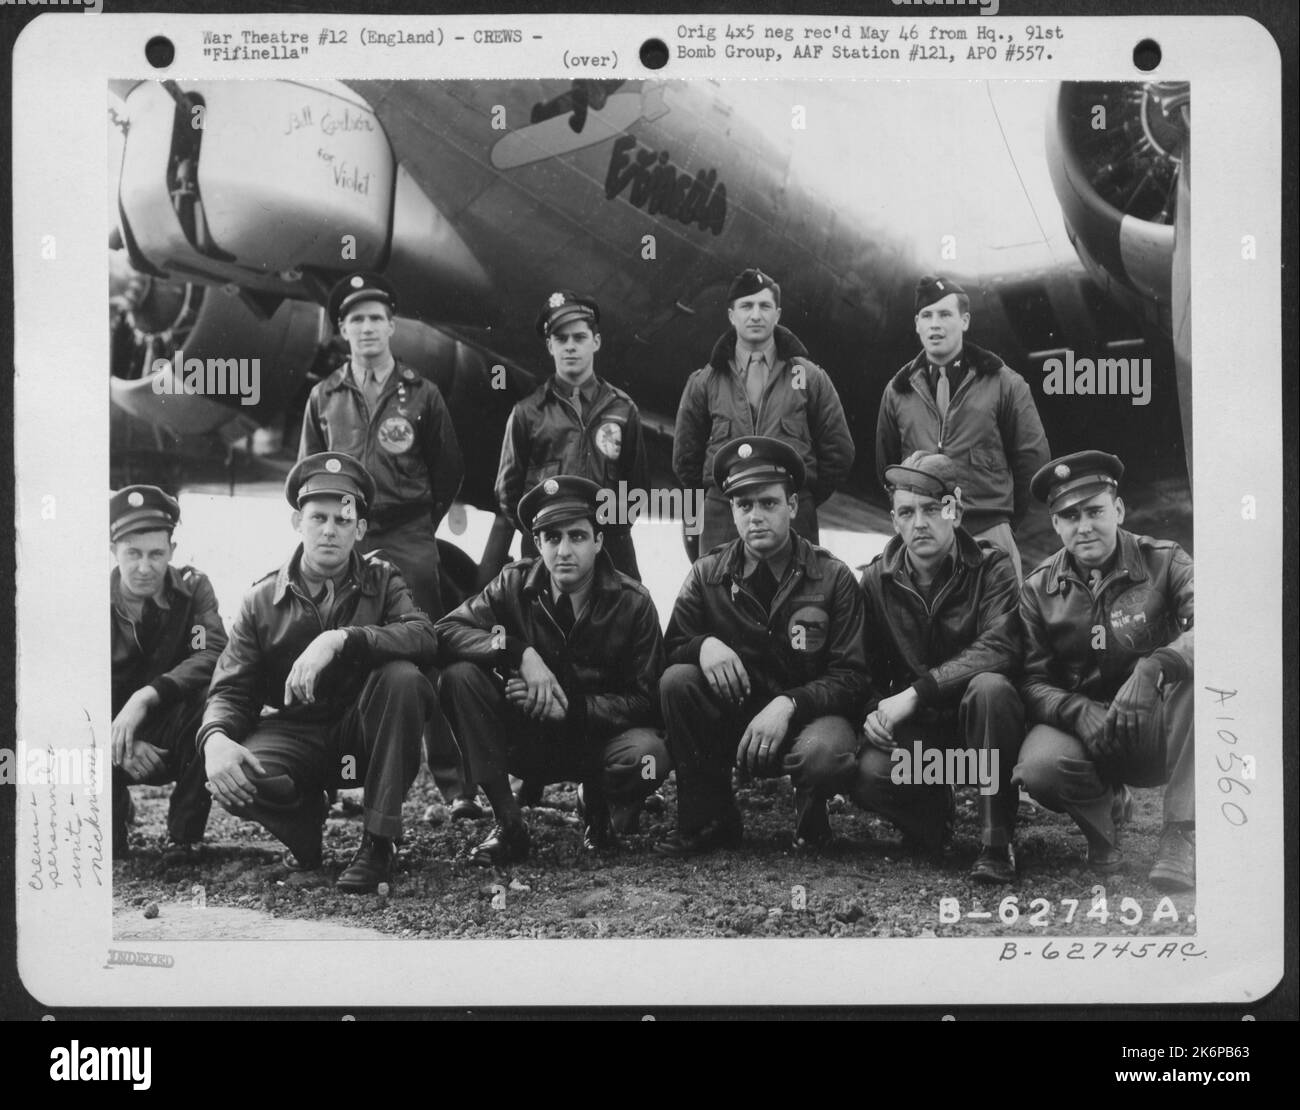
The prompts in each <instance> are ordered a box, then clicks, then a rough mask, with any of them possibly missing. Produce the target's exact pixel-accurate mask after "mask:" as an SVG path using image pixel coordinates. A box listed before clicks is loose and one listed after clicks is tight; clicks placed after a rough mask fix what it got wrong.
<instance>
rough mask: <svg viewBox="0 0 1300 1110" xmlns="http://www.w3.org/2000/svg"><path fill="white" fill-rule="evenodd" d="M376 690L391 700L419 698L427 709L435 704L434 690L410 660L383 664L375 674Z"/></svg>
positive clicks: (397, 660)
mask: <svg viewBox="0 0 1300 1110" xmlns="http://www.w3.org/2000/svg"><path fill="white" fill-rule="evenodd" d="M373 677H374V683H375V688H376V689H377V690H382V691H383V692H384V693H385V694H386V695H387V696H388V697H390V698H408V697H410V698H418V699H419V700H420V701H421V702H422V703H423V704H424V705H425V707H426V708H431V707H432V705H433V702H434V688H433V685H432V684H431V683H430V682H429V680H428V678H426V677H425V675H424V672H423V671H421V670H420V668H419V667H417V666H416V665H415V664H414V663H412V662H411V661H410V660H409V659H394V660H391V661H390V662H387V663H382V664H380V665H379V666H378V667H376V668H375V670H374V672H373Z"/></svg>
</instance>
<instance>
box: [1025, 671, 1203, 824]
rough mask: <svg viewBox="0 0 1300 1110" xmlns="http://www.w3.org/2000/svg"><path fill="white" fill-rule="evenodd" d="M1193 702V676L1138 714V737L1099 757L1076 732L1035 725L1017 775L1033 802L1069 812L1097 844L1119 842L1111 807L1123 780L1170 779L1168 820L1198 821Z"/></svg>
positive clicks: (1148, 781) (1155, 782) (1166, 805)
mask: <svg viewBox="0 0 1300 1110" xmlns="http://www.w3.org/2000/svg"><path fill="white" fill-rule="evenodd" d="M1192 704H1193V698H1192V684H1191V683H1190V682H1186V681H1184V682H1176V683H1171V684H1170V685H1168V686H1166V687H1165V688H1164V694H1163V696H1162V697H1160V699H1159V702H1158V704H1156V705H1154V706H1152V707H1151V712H1150V713H1147V714H1144V715H1143V716H1141V717H1140V718H1139V719H1140V721H1141V727H1140V728H1139V735H1138V738H1137V741H1136V742H1135V743H1132V744H1129V745H1126V746H1125V747H1124V748H1123V749H1122V750H1121V751H1120V752H1119V753H1118V754H1117V755H1116V756H1114V757H1113V758H1111V757H1107V758H1102V759H1100V760H1099V759H1097V758H1096V757H1095V756H1094V755H1092V754H1091V753H1090V752H1089V751H1088V748H1087V747H1086V746H1085V744H1084V743H1083V741H1082V740H1080V739H1079V738H1078V737H1077V736H1073V735H1071V734H1070V733H1068V732H1064V731H1062V730H1061V729H1059V728H1055V727H1053V726H1052V725H1035V726H1034V727H1033V728H1032V729H1030V730H1029V735H1028V736H1026V737H1025V742H1024V744H1023V745H1022V746H1021V749H1020V762H1019V763H1018V764H1017V765H1016V769H1015V774H1014V779H1015V781H1016V782H1017V783H1018V784H1019V785H1021V786H1023V787H1024V788H1025V789H1026V790H1027V791H1029V795H1030V797H1032V798H1033V799H1034V801H1036V802H1039V803H1040V804H1042V805H1044V806H1046V807H1047V808H1048V809H1050V810H1054V811H1055V812H1057V813H1068V814H1069V815H1070V816H1071V817H1073V818H1074V820H1075V823H1076V824H1078V826H1079V828H1080V829H1081V830H1082V831H1083V834H1084V836H1086V837H1087V838H1088V841H1089V843H1093V844H1097V845H1098V846H1109V847H1115V845H1116V837H1115V822H1114V818H1113V816H1112V811H1111V805H1112V802H1113V801H1114V797H1115V793H1114V788H1115V787H1117V786H1121V785H1127V786H1159V785H1161V784H1162V783H1167V784H1168V785H1167V786H1166V787H1165V798H1164V819H1165V824H1167V825H1168V824H1190V823H1191V822H1193V821H1194V820H1195V819H1196V788H1195V782H1194V780H1193V772H1194V770H1195V755H1194V745H1193V742H1192Z"/></svg>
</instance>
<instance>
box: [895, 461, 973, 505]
mask: <svg viewBox="0 0 1300 1110" xmlns="http://www.w3.org/2000/svg"><path fill="white" fill-rule="evenodd" d="M958 481H959V476H958V472H957V464H956V463H955V462H953V461H952V459H950V458H948V456H947V455H937V454H931V453H928V452H926V451H913V452H912V453H911V454H910V455H908V456H907V458H905V459H904V460H903V461H902V462H901V463H897V464H895V465H894V466H889V467H886V468H885V484H886V485H887V486H888V487H889V488H890V489H891V490H896V489H906V490H911V491H912V492H913V493H919V494H921V495H922V496H923V497H936V498H939V499H942V498H944V497H945V496H950V495H951V496H953V497H956V496H958V485H957V483H958Z"/></svg>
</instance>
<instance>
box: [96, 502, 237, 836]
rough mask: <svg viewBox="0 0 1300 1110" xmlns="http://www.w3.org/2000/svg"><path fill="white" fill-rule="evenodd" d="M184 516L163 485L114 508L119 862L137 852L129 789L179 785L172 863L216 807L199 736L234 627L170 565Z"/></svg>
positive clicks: (206, 593)
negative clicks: (130, 835) (130, 838)
mask: <svg viewBox="0 0 1300 1110" xmlns="http://www.w3.org/2000/svg"><path fill="white" fill-rule="evenodd" d="M180 517H181V507H180V504H179V503H178V502H177V501H176V500H175V498H173V497H170V496H168V495H167V494H166V493H164V492H163V491H162V490H160V489H159V488H158V487H157V486H127V487H126V488H125V489H121V490H118V491H117V492H116V493H115V494H113V497H112V500H111V501H110V502H109V541H110V545H111V547H112V551H113V558H114V560H115V561H116V563H117V565H116V566H115V567H114V568H113V574H112V578H111V579H110V587H109V593H110V595H111V597H112V602H111V605H112V613H113V706H112V708H113V858H114V859H123V858H125V857H126V856H127V854H128V847H127V829H128V827H129V826H130V823H131V813H132V809H133V807H132V804H131V789H130V784H132V783H152V784H155V785H156V784H160V783H166V782H173V781H174V782H175V783H176V789H175V790H173V791H172V796H171V802H170V803H169V805H168V808H167V831H168V834H169V838H170V846H169V847H168V849H167V851H166V852H165V853H164V860H165V861H171V860H181V859H184V858H185V857H186V856H188V855H191V854H192V853H193V852H194V850H195V849H196V848H197V847H198V845H199V842H200V841H201V840H202V839H203V830H204V828H205V827H206V825H207V823H208V810H209V809H210V808H211V807H212V799H211V798H210V797H209V796H208V792H207V791H206V790H204V788H203V787H204V778H203V761H202V760H201V759H199V758H198V753H197V749H196V747H195V744H194V735H195V732H196V731H197V729H198V727H199V721H200V720H201V719H202V717H203V702H204V699H205V698H206V697H207V693H208V683H209V682H210V681H211V680H212V668H213V667H214V666H216V663H217V656H219V655H220V654H221V649H222V648H224V647H225V646H226V630H225V627H224V626H223V625H222V623H221V617H220V615H219V614H218V612H217V597H216V594H214V593H213V592H212V583H211V582H209V581H208V577H207V575H205V574H203V573H201V572H200V571H197V570H195V569H194V568H193V567H174V566H172V565H171V561H172V556H173V554H174V553H175V551H176V544H175V542H174V541H173V540H172V529H174V528H175V527H176V525H177V523H178V522H179V521H180Z"/></svg>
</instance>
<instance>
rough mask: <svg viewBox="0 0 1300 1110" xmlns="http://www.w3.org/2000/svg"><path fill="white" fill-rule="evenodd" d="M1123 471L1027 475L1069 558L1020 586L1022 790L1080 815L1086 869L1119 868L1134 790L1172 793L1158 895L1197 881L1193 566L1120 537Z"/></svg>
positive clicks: (1149, 542) (1105, 464) (1085, 457)
mask: <svg viewBox="0 0 1300 1110" xmlns="http://www.w3.org/2000/svg"><path fill="white" fill-rule="evenodd" d="M1123 475H1124V464H1123V463H1122V462H1121V461H1120V460H1119V459H1118V458H1116V457H1115V456H1114V455H1109V454H1106V453H1105V452H1103V451H1079V452H1076V453H1075V454H1073V455H1066V456H1065V457H1064V458H1059V459H1053V460H1052V461H1051V462H1049V463H1048V464H1047V465H1046V466H1045V467H1043V468H1042V470H1040V471H1039V472H1038V473H1037V474H1035V475H1034V479H1033V492H1034V496H1035V497H1036V498H1038V500H1040V501H1042V502H1044V503H1045V504H1046V505H1047V507H1048V508H1049V509H1050V510H1051V513H1052V526H1053V527H1054V528H1055V529H1056V534H1057V535H1058V536H1059V537H1060V538H1061V544H1062V547H1061V550H1060V551H1058V552H1057V553H1056V554H1055V555H1053V556H1051V557H1049V558H1048V559H1046V560H1044V561H1043V562H1042V563H1040V564H1039V566H1038V567H1037V568H1036V569H1035V570H1034V572H1033V573H1032V574H1030V575H1029V577H1028V578H1027V579H1026V580H1025V585H1024V589H1023V591H1022V593H1021V598H1020V615H1021V620H1022V623H1023V624H1024V633H1025V667H1024V679H1023V683H1022V685H1021V697H1022V698H1023V699H1024V702H1025V709H1026V712H1027V714H1028V718H1029V722H1030V724H1031V725H1032V726H1033V727H1032V728H1031V729H1030V731H1029V735H1028V736H1026V737H1025V742H1024V744H1023V746H1022V747H1021V749H1020V762H1019V764H1018V765H1017V766H1016V769H1015V780H1016V781H1017V782H1019V783H1020V784H1021V785H1023V786H1024V788H1025V789H1026V790H1027V791H1029V793H1030V795H1031V796H1032V797H1033V798H1035V799H1036V800H1037V801H1039V802H1041V803H1042V804H1043V805H1045V806H1047V807H1048V808H1049V809H1053V810H1056V811H1057V812H1065V813H1068V814H1069V815H1070V816H1071V817H1073V818H1074V820H1075V822H1076V823H1077V824H1078V826H1079V828H1080V829H1081V830H1082V832H1083V834H1084V836H1085V837H1086V838H1087V842H1088V862H1089V864H1090V865H1091V866H1092V867H1093V868H1095V869H1096V870H1099V871H1102V872H1110V871H1114V870H1116V869H1117V868H1118V867H1120V866H1121V864H1122V862H1123V854H1122V852H1121V851H1120V848H1119V841H1118V830H1117V825H1118V824H1119V823H1122V822H1123V821H1124V820H1127V817H1128V811H1129V809H1130V808H1131V798H1130V796H1129V792H1128V787H1129V786H1158V785H1160V784H1162V783H1165V784H1167V785H1166V786H1165V796H1164V829H1163V832H1162V833H1161V836H1160V846H1159V849H1158V850H1157V853H1156V862H1155V866H1154V867H1152V869H1151V874H1150V879H1151V882H1152V883H1153V884H1155V885H1156V886H1157V887H1160V888H1161V889H1164V890H1170V891H1179V890H1190V889H1192V888H1193V887H1194V886H1195V883H1196V812H1195V801H1196V798H1195V792H1194V782H1193V764H1194V760H1193V740H1192V668H1193V654H1194V652H1193V634H1192V626H1193V618H1194V604H1193V603H1194V597H1193V585H1192V560H1191V558H1190V557H1189V556H1188V555H1187V553H1186V552H1185V551H1183V549H1182V548H1181V547H1179V546H1178V544H1176V543H1173V542H1171V541H1168V540H1158V539H1152V538H1151V537H1150V536H1138V535H1134V534H1133V533H1131V532H1128V531H1125V530H1124V529H1123V528H1122V527H1120V526H1121V525H1122V524H1123V523H1124V501H1123V499H1122V498H1121V497H1120V495H1119V481H1120V479H1121V478H1122V477H1123Z"/></svg>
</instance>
